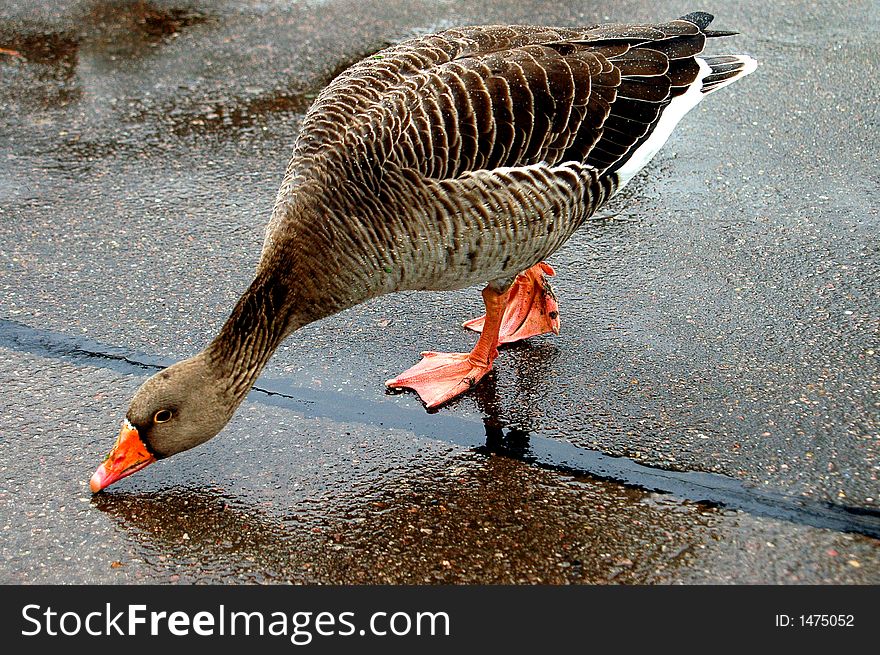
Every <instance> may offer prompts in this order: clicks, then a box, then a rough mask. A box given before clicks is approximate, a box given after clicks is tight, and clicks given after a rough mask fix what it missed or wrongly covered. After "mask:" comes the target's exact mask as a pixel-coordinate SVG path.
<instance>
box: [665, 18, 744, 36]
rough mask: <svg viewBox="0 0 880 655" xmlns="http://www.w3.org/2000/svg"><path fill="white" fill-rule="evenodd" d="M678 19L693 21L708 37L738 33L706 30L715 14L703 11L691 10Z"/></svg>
mask: <svg viewBox="0 0 880 655" xmlns="http://www.w3.org/2000/svg"><path fill="white" fill-rule="evenodd" d="M679 20H686V21H687V22H689V23H693V24H694V25H696V26H697V27H699V28H700V31H701V32H702V33H703V34H705V35H706V36H708V37H710V38H711V37H715V36H734V35H735V34H739V32H731V31H729V30H707V29H706V28H707V27H709V23H711V22H712V21H713V20H715V16H713V15H712V14H710V13H708V12H705V11H692V12H691V13H689V14H685V15H684V16H682V17H681V18H679Z"/></svg>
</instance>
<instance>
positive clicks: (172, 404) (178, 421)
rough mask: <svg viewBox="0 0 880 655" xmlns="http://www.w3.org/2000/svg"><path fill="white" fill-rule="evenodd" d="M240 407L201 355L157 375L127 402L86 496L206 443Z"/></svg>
mask: <svg viewBox="0 0 880 655" xmlns="http://www.w3.org/2000/svg"><path fill="white" fill-rule="evenodd" d="M239 402H240V398H239V397H238V396H237V395H236V394H234V393H232V392H230V390H229V389H228V385H225V384H224V383H223V379H222V378H221V377H220V376H218V375H217V372H216V371H215V370H214V367H213V366H212V365H211V363H210V358H209V357H208V356H207V355H206V353H200V354H199V355H196V356H195V357H191V358H190V359H186V360H183V361H181V362H178V363H176V364H174V365H173V366H170V367H169V368H167V369H165V370H163V371H160V372H159V373H156V374H155V375H153V376H152V377H151V378H149V379H148V380H147V381H146V382H144V384H143V385H142V386H141V387H140V389H138V391H137V393H135V395H134V397H133V398H132V401H131V405H130V406H129V409H128V412H127V413H126V416H125V420H124V421H123V422H122V429H121V430H120V431H119V436H118V437H117V439H116V443H115V444H114V445H113V448H112V450H111V451H110V454H109V455H107V457H106V458H105V459H104V461H103V462H102V463H101V465H100V466H99V467H98V469H97V470H96V471H95V474H94V475H93V476H92V478H91V480H90V481H89V486H90V488H91V490H92V491H93V492H98V491H100V490H101V489H104V488H105V487H107V486H108V485H110V484H112V483H114V482H116V481H117V480H120V479H122V478H124V477H127V476H129V475H131V474H132V473H135V472H137V471H140V470H141V469H143V468H144V467H146V466H148V465H150V464H152V463H153V462H155V461H157V460H159V459H162V458H164V457H170V456H171V455H175V454H177V453H180V452H183V451H185V450H189V449H190V448H194V447H196V446H198V445H200V444H203V443H205V442H206V441H208V440H209V439H211V438H212V437H214V436H216V435H217V433H219V432H220V430H222V429H223V426H225V425H226V423H227V422H228V421H229V419H230V418H231V416H232V414H233V413H234V411H235V409H236V407H237V406H238V404H239Z"/></svg>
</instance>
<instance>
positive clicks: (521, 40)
mask: <svg viewBox="0 0 880 655" xmlns="http://www.w3.org/2000/svg"><path fill="white" fill-rule="evenodd" d="M704 16H708V15H697V14H694V15H690V16H689V17H690V18H691V20H688V19H687V18H689V17H685V18H683V19H679V20H674V21H671V22H668V23H664V24H658V25H603V26H593V27H588V28H582V29H571V28H545V27H531V26H484V27H469V28H460V29H452V30H448V31H445V32H442V33H439V34H434V35H430V36H425V37H420V38H417V39H412V40H409V41H405V42H403V43H400V44H399V45H396V46H393V47H391V48H388V49H386V50H383V51H381V52H379V53H377V54H375V55H373V56H371V57H368V58H367V59H365V60H363V61H361V62H359V63H357V64H355V65H354V66H352V67H351V68H349V69H348V70H347V71H345V72H344V73H342V74H341V75H339V76H338V77H337V78H336V79H335V80H333V81H332V82H331V83H330V84H329V85H328V86H327V87H326V89H325V90H324V91H323V92H322V93H321V94H320V95H319V96H318V98H317V99H316V101H315V103H314V105H313V106H312V108H311V109H310V110H309V112H308V114H307V115H306V117H305V119H304V121H303V124H302V128H301V131H300V134H299V136H298V138H297V141H296V144H295V148H294V154H293V157H292V159H291V161H290V164H289V166H288V169H287V173H286V176H285V179H284V182H283V183H282V185H281V189H280V190H279V193H278V196H277V200H276V205H275V210H274V212H273V217H272V220H271V221H270V223H269V226H268V228H267V233H266V240H265V243H264V249H263V256H262V259H261V264H260V268H261V269H262V270H268V269H275V270H277V269H278V267H289V268H290V269H291V270H295V269H296V270H299V272H300V275H299V278H300V285H301V291H300V293H301V295H302V298H301V299H300V302H299V304H300V305H301V306H302V305H305V306H309V307H313V309H311V310H306V309H301V312H306V313H308V312H309V311H311V312H312V314H313V315H310V316H308V317H306V318H305V319H302V320H312V319H314V318H319V317H320V316H321V315H327V314H330V313H333V312H334V311H339V310H340V309H343V308H345V307H348V306H351V305H354V304H357V303H358V302H361V301H363V300H366V299H368V298H370V297H374V296H377V295H381V294H383V293H388V292H392V291H398V290H407V289H456V288H462V287H465V286H470V285H473V284H484V283H486V282H489V283H492V284H493V285H494V286H496V287H497V288H504V287H505V285H507V284H509V283H510V282H511V281H512V280H513V279H514V277H515V276H516V274H517V273H518V272H520V271H522V270H524V269H526V268H528V267H529V266H531V265H533V264H535V263H537V262H538V261H541V260H542V259H544V258H546V257H548V256H549V255H550V254H552V253H553V252H554V251H555V250H556V249H558V248H559V247H560V246H561V245H562V244H563V243H564V242H565V241H566V240H567V239H568V238H569V237H570V236H571V234H572V233H573V232H574V231H575V230H576V229H577V228H578V227H579V226H580V225H581V224H582V223H583V222H584V221H585V220H587V219H588V218H589V217H590V216H591V215H592V214H593V213H594V212H595V211H596V209H598V208H599V207H600V206H601V205H602V203H603V202H605V201H606V200H607V199H608V198H609V197H610V196H611V195H613V194H614V192H615V191H616V189H617V187H618V178H617V176H616V175H615V171H616V170H617V169H618V168H620V167H621V166H622V165H623V164H624V163H625V162H626V161H627V160H628V158H629V156H630V155H632V153H633V152H634V151H635V150H636V149H638V147H639V145H640V144H641V143H643V142H644V141H645V140H646V139H647V138H648V137H649V135H650V134H651V130H652V128H653V127H654V126H656V124H657V122H658V120H659V117H660V116H661V114H662V112H663V111H664V109H665V108H666V107H667V106H668V105H669V103H670V102H671V101H672V100H674V99H675V98H676V97H677V96H679V95H681V94H683V93H684V92H685V91H686V90H687V89H688V88H689V87H690V85H692V84H693V83H694V81H695V80H697V79H698V76H699V75H700V70H701V69H700V66H699V64H698V62H697V60H696V55H697V54H699V53H700V52H701V51H702V49H703V46H704V44H705V40H706V36H707V34H706V32H705V31H704V28H705V25H707V24H708V20H711V17H709V19H708V20H703V17H704ZM694 17H696V18H694ZM701 22H702V23H705V24H702V25H701V24H700V23H701ZM719 34H721V33H719ZM710 35H711V34H710ZM303 262H307V264H304V263H303ZM306 266H307V267H308V269H309V271H310V278H311V279H310V280H306V281H302V280H301V278H302V269H303V268H304V267H306ZM310 285H311V286H310ZM300 322H302V321H300Z"/></svg>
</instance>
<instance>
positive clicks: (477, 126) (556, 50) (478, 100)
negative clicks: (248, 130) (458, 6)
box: [90, 12, 757, 493]
mask: <svg viewBox="0 0 880 655" xmlns="http://www.w3.org/2000/svg"><path fill="white" fill-rule="evenodd" d="M712 20H713V16H712V15H711V14H708V13H705V12H693V13H690V14H687V15H685V16H683V17H681V18H679V19H677V20H672V21H669V22H665V23H658V24H607V25H596V26H591V27H583V28H568V27H542V26H523V25H492V26H476V27H461V28H455V29H449V30H446V31H443V32H440V33H436V34H431V35H426V36H422V37H418V38H414V39H411V40H408V41H404V42H401V43H399V44H397V45H394V46H391V47H389V48H387V49H385V50H382V51H380V52H377V53H376V54H374V55H371V56H369V57H367V58H366V59H364V60H362V61H360V62H359V63H356V64H354V65H353V66H351V67H350V68H349V69H347V70H346V71H345V72H343V73H342V74H340V75H339V76H338V77H336V78H335V79H334V80H333V81H332V82H331V83H330V84H329V85H328V86H327V87H326V88H325V89H324V90H323V91H322V92H321V93H320V94H319V95H318V97H317V98H316V99H315V101H314V103H313V105H312V106H311V108H310V109H309V110H308V112H307V113H306V116H305V117H304V119H303V123H302V126H301V130H300V133H299V135H298V137H297V140H296V142H295V145H294V150H293V155H292V158H291V160H290V163H289V164H288V167H287V170H286V174H285V176H284V178H283V181H282V183H281V187H280V189H279V191H278V194H277V196H276V200H275V204H274V207H273V210H272V214H271V218H270V220H269V223H268V226H267V228H266V233H265V240H264V242H263V248H262V252H261V255H260V259H259V264H258V266H257V270H256V274H255V276H254V279H253V282H252V283H251V284H250V286H249V287H248V289H247V290H246V291H245V292H244V294H243V295H242V296H241V298H240V299H239V300H238V302H237V303H236V304H235V306H234V308H233V310H232V312H231V314H230V316H229V318H228V320H227V321H226V322H225V323H224V324H223V326H222V328H221V329H220V331H219V332H218V333H217V335H216V337H215V338H214V339H213V340H212V341H211V342H210V343H209V344H208V345H207V346H206V347H205V349H204V350H203V351H202V352H200V353H198V354H197V355H195V356H193V357H190V358H189V359H186V360H183V361H180V362H178V363H176V364H174V365H172V366H170V367H168V368H167V369H164V370H162V371H160V372H158V373H156V374H155V375H154V376H152V377H151V378H149V379H148V380H146V381H145V382H144V384H143V385H142V386H141V387H140V389H139V390H138V391H137V392H136V393H135V395H134V397H133V399H132V401H131V404H130V407H129V409H128V412H127V414H126V416H125V419H124V421H123V423H122V428H121V430H120V432H119V436H118V437H117V439H116V442H115V444H114V445H113V448H112V450H111V451H110V453H109V455H108V456H107V457H106V458H105V459H104V461H103V462H102V463H101V465H100V466H99V467H98V469H97V471H96V472H95V474H94V475H93V476H92V478H91V480H90V488H91V489H92V491H93V492H95V493H97V492H98V491H100V490H102V489H104V488H106V487H107V486H108V485H110V484H112V483H114V482H116V481H117V480H119V479H121V478H123V477H126V476H128V475H131V474H132V473H134V472H136V471H139V470H141V469H143V468H144V467H146V466H147V465H149V464H151V463H153V462H155V461H157V460H159V459H162V458H165V457H169V456H171V455H174V454H176V453H180V452H182V451H185V450H188V449H190V448H193V447H195V446H198V445H199V444H202V443H204V442H206V441H208V440H209V439H211V438H213V437H214V436H215V435H217V434H218V433H219V432H220V431H221V430H222V429H223V427H224V426H225V425H226V424H227V422H228V421H229V420H230V418H231V417H232V415H233V413H234V412H235V411H236V409H237V407H238V406H239V404H240V403H241V402H242V400H243V399H244V397H245V396H246V395H247V393H248V392H249V390H250V389H251V387H252V385H253V384H254V382H255V381H256V379H257V377H258V376H259V374H260V372H261V371H262V369H263V367H264V366H265V365H266V363H267V361H268V360H269V358H270V357H271V356H272V354H273V352H274V351H275V350H276V348H277V347H278V346H279V344H281V342H282V341H283V340H284V339H286V338H287V337H288V336H289V335H291V334H292V333H293V332H295V331H296V330H297V329H299V328H301V327H302V326H304V325H307V324H309V323H312V322H314V321H318V320H320V319H322V318H324V317H327V316H330V315H332V314H335V313H337V312H341V311H343V310H345V309H347V308H350V307H353V306H355V305H357V304H359V303H362V302H364V301H366V300H369V299H372V298H376V297H379V296H382V295H383V294H388V293H392V292H395V291H403V290H453V289H463V288H466V287H470V286H474V285H485V287H484V288H483V290H482V296H483V301H484V304H485V310H486V311H485V315H484V316H482V317H479V318H477V319H474V320H471V321H468V322H467V323H465V327H467V328H469V329H471V330H474V331H476V332H478V333H479V337H478V338H477V341H476V345H475V346H474V348H473V350H472V351H471V352H469V353H440V352H434V351H428V352H424V353H422V359H421V361H419V362H418V363H417V364H415V365H414V366H413V367H411V368H410V369H408V370H406V371H404V372H403V373H401V374H400V375H398V376H396V377H394V378H392V379H390V380H388V381H387V382H386V385H387V386H388V387H389V388H393V389H411V390H414V391H416V392H417V393H418V395H419V396H420V398H421V399H422V400H423V401H424V404H425V405H426V407H428V408H434V407H437V406H439V405H442V404H443V403H445V402H447V401H449V400H450V399H452V398H455V397H456V396H458V395H460V394H462V393H465V392H467V391H468V390H469V389H471V388H472V387H473V386H474V385H476V384H477V383H478V382H479V381H480V379H481V378H482V377H483V376H485V375H486V373H487V372H488V371H489V370H491V368H492V365H493V361H494V360H495V358H496V357H497V356H498V346H499V344H502V343H511V342H514V341H518V340H521V339H527V338H529V337H532V336H535V335H539V334H546V333H558V332H559V326H560V323H559V308H558V302H557V299H556V297H555V295H554V293H553V291H552V288H551V286H550V283H549V281H548V278H549V277H552V276H553V275H554V274H555V271H554V270H553V268H552V267H551V266H550V265H549V264H548V263H546V262H545V261H544V260H545V259H546V258H547V257H548V256H550V255H551V254H552V253H553V252H555V251H556V250H557V249H558V248H559V247H560V246H562V244H563V243H565V241H566V240H567V239H568V238H569V237H570V236H571V235H572V233H573V232H574V231H575V230H576V229H578V227H579V226H581V225H582V224H583V223H584V222H585V221H586V220H587V219H589V218H590V216H592V215H593V214H594V212H596V210H597V209H598V208H599V207H601V206H602V205H603V204H604V203H605V202H606V201H607V200H608V199H609V198H610V197H611V196H613V195H614V194H615V193H616V192H618V191H620V189H622V188H623V187H624V186H625V185H626V184H627V183H628V182H629V181H630V180H631V179H632V178H633V176H634V175H635V174H636V173H637V172H638V171H639V170H641V169H642V168H643V167H644V166H645V164H646V163H648V162H649V161H650V160H651V158H652V157H653V156H654V155H655V154H656V153H657V151H658V150H659V149H660V147H661V146H662V145H663V144H664V143H665V142H666V140H667V139H668V137H669V135H670V133H671V132H672V130H673V128H674V127H675V126H676V124H677V123H678V122H679V121H680V120H681V118H682V117H683V116H684V115H685V114H686V113H687V112H688V111H689V110H691V109H692V108H693V107H694V106H696V105H697V103H698V102H700V100H702V99H703V97H705V96H706V95H707V94H709V93H711V92H714V91H717V90H719V89H721V88H723V87H724V86H727V85H728V84H730V83H732V82H734V81H735V80H737V79H739V78H740V77H743V76H744V75H746V74H748V73H751V72H752V71H754V70H755V68H756V66H757V63H756V61H755V60H754V59H752V58H751V57H749V56H747V55H720V56H715V55H713V56H709V55H702V54H701V53H702V51H703V47H704V45H705V42H706V39H707V38H711V37H721V36H729V35H732V34H735V32H727V31H718V30H709V29H708V26H709V24H710V22H711V21H712Z"/></svg>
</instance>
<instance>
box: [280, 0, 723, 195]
mask: <svg viewBox="0 0 880 655" xmlns="http://www.w3.org/2000/svg"><path fill="white" fill-rule="evenodd" d="M702 16H703V15H698V14H692V15H689V16H688V17H684V18H681V19H678V20H674V21H671V22H668V23H663V24H658V25H604V26H600V27H592V28H585V29H568V28H552V29H551V28H536V27H528V26H487V27H471V28H461V29H453V30H448V31H446V32H442V33H440V34H436V35H432V36H428V37H423V38H419V39H414V40H410V41H406V42H403V43H401V44H399V45H397V46H394V47H392V48H389V49H387V50H384V51H382V52H380V53H377V54H376V55H373V57H372V58H368V59H366V60H364V61H362V62H360V63H358V64H356V65H354V66H353V67H352V68H350V69H348V71H346V72H345V73H343V74H342V75H340V76H339V77H338V78H336V80H334V81H333V82H332V83H331V84H330V85H329V87H328V88H327V89H326V90H325V91H324V92H323V93H322V94H321V96H319V98H318V100H317V101H316V104H315V106H314V108H313V110H312V111H311V112H310V113H309V116H308V117H307V119H306V121H305V123H304V125H303V129H302V132H301V135H300V139H299V141H298V147H297V150H298V152H299V154H300V155H301V157H300V160H301V161H302V160H304V159H308V157H306V155H312V156H317V155H318V154H319V153H320V151H322V150H323V151H327V150H328V146H330V148H329V150H333V144H336V145H337V146H338V150H340V151H345V152H346V153H347V156H349V157H351V156H352V154H354V155H355V156H354V160H356V161H355V164H354V165H353V168H354V169H356V170H357V172H358V174H359V175H360V174H366V175H367V177H371V176H375V175H379V176H381V169H382V167H383V166H385V165H387V164H393V165H395V166H400V167H406V168H413V169H415V170H418V171H419V172H421V173H422V174H423V175H425V176H426V177H430V178H435V179H446V178H454V177H457V176H459V175H461V174H462V173H464V172H466V171H474V170H480V169H493V168H497V167H510V166H528V165H531V164H534V163H537V162H546V163H548V164H550V165H554V164H557V163H559V162H562V161H580V162H584V163H587V164H589V165H591V166H594V167H596V168H597V169H598V170H599V171H600V172H606V171H613V170H615V169H616V168H619V167H620V166H622V165H623V164H624V163H625V162H626V160H627V158H628V156H629V155H631V154H632V153H633V152H634V151H635V150H636V149H637V147H638V146H639V145H640V143H642V142H643V141H644V140H645V139H646V138H647V137H648V136H649V135H650V133H651V130H652V128H653V127H654V126H656V125H657V123H658V121H659V117H660V116H661V114H662V112H663V110H664V109H665V108H666V107H667V106H668V105H669V103H670V102H671V101H672V100H673V99H674V98H675V97H677V96H678V95H680V94H682V93H684V92H685V91H686V90H687V89H688V88H689V87H690V86H691V85H692V84H694V82H695V81H696V80H698V79H699V77H700V74H701V70H700V66H699V63H698V61H697V60H696V55H697V54H698V53H699V52H701V51H702V49H703V46H704V44H705V39H706V36H707V34H708V35H710V36H711V35H715V34H722V33H711V32H710V33H707V32H705V31H704V28H705V25H707V24H708V20H704V19H702V18H701V17H702ZM350 161H351V159H350Z"/></svg>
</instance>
